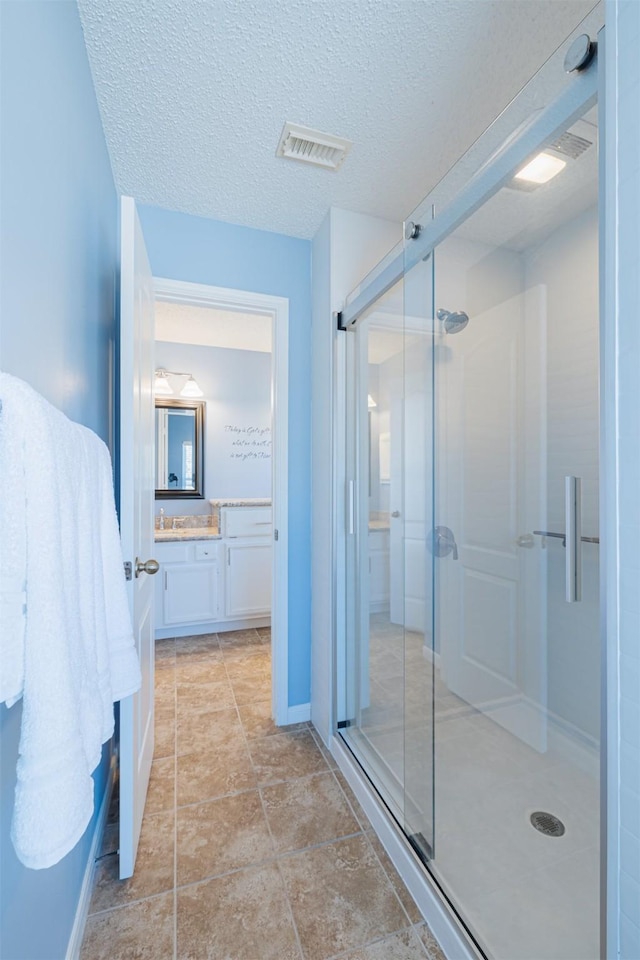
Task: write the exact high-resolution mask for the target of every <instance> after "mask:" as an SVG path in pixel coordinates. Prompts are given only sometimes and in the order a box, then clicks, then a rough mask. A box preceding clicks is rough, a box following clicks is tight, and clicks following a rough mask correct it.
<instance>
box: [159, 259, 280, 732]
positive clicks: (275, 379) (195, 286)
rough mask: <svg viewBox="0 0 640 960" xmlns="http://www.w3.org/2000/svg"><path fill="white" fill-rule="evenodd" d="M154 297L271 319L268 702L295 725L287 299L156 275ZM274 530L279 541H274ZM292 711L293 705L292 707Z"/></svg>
mask: <svg viewBox="0 0 640 960" xmlns="http://www.w3.org/2000/svg"><path fill="white" fill-rule="evenodd" d="M153 281H154V287H155V297H156V300H162V301H164V302H167V303H181V304H187V305H190V306H198V307H208V308H209V309H218V310H231V311H233V310H236V311H238V312H239V313H260V314H267V315H269V316H270V317H271V436H272V438H273V446H272V450H273V455H272V460H271V504H272V511H273V529H274V541H273V576H272V586H271V654H272V687H271V706H272V712H273V717H274V720H275V723H276V725H277V726H285V725H286V724H287V723H294V722H295V719H296V718H295V717H292V716H290V712H291V711H290V709H289V680H288V678H289V516H288V500H289V498H288V487H289V472H288V460H289V300H288V298H287V297H275V296H271V295H270V294H266V293H252V292H250V291H247V290H234V289H232V288H229V287H215V286H210V285H209V284H203V283H191V282H189V281H184V280H170V279H167V278H165V277H154V278H153ZM275 531H277V535H278V539H277V541H276V540H275ZM292 709H294V710H295V708H292Z"/></svg>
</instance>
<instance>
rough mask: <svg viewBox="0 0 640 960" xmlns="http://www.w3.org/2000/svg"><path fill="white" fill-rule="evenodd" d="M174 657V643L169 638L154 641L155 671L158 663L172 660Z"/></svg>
mask: <svg viewBox="0 0 640 960" xmlns="http://www.w3.org/2000/svg"><path fill="white" fill-rule="evenodd" d="M175 655H176V642H175V640H174V639H173V637H171V639H170V640H156V642H155V660H156V669H157V667H158V664H159V661H161V660H173V659H174V657H175Z"/></svg>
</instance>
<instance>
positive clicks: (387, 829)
mask: <svg viewBox="0 0 640 960" xmlns="http://www.w3.org/2000/svg"><path fill="white" fill-rule="evenodd" d="M597 37H598V54H597V56H596V57H595V58H594V60H593V61H592V63H591V64H590V65H589V66H588V67H587V68H586V69H584V70H583V71H582V72H580V73H578V74H577V75H576V76H575V77H574V78H573V80H572V82H571V83H570V84H569V85H568V86H567V87H565V89H564V90H563V91H562V92H561V93H560V94H559V95H558V96H557V97H556V98H555V99H554V100H552V101H551V102H550V103H549V104H548V105H547V107H546V108H545V109H544V110H542V111H541V112H539V113H537V115H534V117H533V119H532V120H531V121H530V122H529V123H528V124H527V125H525V126H524V129H522V130H521V131H520V133H519V134H518V135H516V136H514V137H513V138H512V139H510V140H508V141H507V142H506V143H505V144H504V145H503V147H502V148H501V149H498V150H497V151H496V153H495V154H494V155H493V156H492V158H491V159H490V160H489V161H488V162H487V163H486V164H485V165H484V166H483V167H482V168H481V169H480V170H479V172H478V173H477V174H476V176H474V177H473V178H472V179H471V181H470V182H469V183H468V184H467V185H466V186H465V187H464V188H462V189H461V190H460V191H458V192H457V193H456V195H455V197H454V199H453V200H452V201H451V202H450V203H449V204H448V205H446V206H445V207H444V208H443V209H442V210H441V212H435V214H434V215H433V219H428V221H427V222H426V223H425V224H421V225H420V227H419V232H418V235H417V236H416V237H415V238H411V239H408V240H407V241H405V244H404V245H403V248H402V249H398V248H396V249H395V250H394V251H392V252H391V254H390V255H389V256H388V257H387V258H385V261H383V262H382V263H381V264H380V265H379V268H376V269H375V270H374V271H372V274H371V279H370V280H369V278H365V280H364V281H363V283H362V284H361V285H360V287H359V288H358V289H357V291H355V292H354V295H353V296H352V298H350V299H349V298H348V301H347V304H346V305H345V307H344V308H343V310H342V311H341V312H339V313H337V314H336V315H335V316H336V319H337V325H338V329H339V330H341V331H348V330H349V329H350V328H354V326H355V325H356V324H357V322H358V320H359V318H360V317H361V315H362V314H363V313H364V312H365V311H366V310H367V309H368V308H369V307H371V306H372V305H373V304H374V303H375V302H376V301H377V300H378V299H379V298H380V297H381V296H383V295H384V293H386V292H387V291H388V290H389V289H390V288H391V287H392V286H393V285H394V284H396V283H397V282H398V281H399V280H401V279H402V278H403V277H404V276H405V274H407V273H408V272H409V271H410V270H411V268H412V267H413V266H415V265H416V264H417V263H419V262H420V260H423V259H425V258H426V257H427V256H429V255H432V254H433V252H434V251H435V250H437V247H438V245H439V244H440V243H441V242H442V241H443V240H445V239H446V238H447V237H448V236H450V235H451V234H452V233H453V232H454V231H455V230H456V228H457V227H459V226H460V225H461V224H462V223H464V222H465V221H466V220H467V219H468V218H469V217H470V216H471V215H472V214H473V213H474V212H475V211H476V210H478V209H479V208H480V207H481V206H482V205H483V204H484V203H486V202H487V201H488V200H489V199H490V198H491V197H492V196H493V195H494V194H495V193H497V192H498V190H500V189H501V188H502V187H503V186H504V185H505V184H506V183H507V182H508V181H509V180H510V179H511V178H512V177H513V175H514V173H515V172H516V171H517V170H518V169H520V168H521V167H522V166H523V165H524V164H525V163H526V162H527V160H528V159H530V157H531V156H532V155H534V154H535V153H536V152H538V151H539V150H540V149H541V148H542V146H543V145H544V144H545V143H549V142H552V141H553V140H554V139H555V138H556V137H557V136H559V135H560V134H561V133H562V132H564V130H566V129H567V128H568V127H569V126H570V125H571V124H572V123H573V122H574V121H575V120H577V119H579V118H580V117H581V116H582V115H583V114H584V113H585V112H587V110H588V109H590V108H591V107H592V106H594V105H595V104H597V105H598V142H599V144H600V149H599V160H598V171H599V174H598V175H599V190H598V215H599V216H598V219H599V223H598V231H599V249H600V255H599V265H598V269H599V276H600V284H599V290H600V293H599V328H600V337H599V343H600V374H601V385H603V384H604V383H605V372H606V373H607V374H608V372H609V369H608V368H609V366H610V360H609V358H608V355H607V356H605V346H606V345H607V342H608V337H605V332H606V324H605V319H606V317H605V312H606V308H608V307H609V306H610V304H609V303H608V302H606V293H605V287H606V289H607V290H608V286H606V285H605V278H604V266H605V245H604V244H605V226H606V218H605V183H606V156H605V150H604V149H603V145H604V142H605V130H606V117H605V57H604V49H605V27H604V26H602V27H601V28H600V29H599V30H598V34H597ZM534 79H535V78H532V80H534ZM408 227H409V228H410V227H413V224H405V225H404V228H405V236H407V233H406V231H407V228H408ZM338 353H339V354H340V355H342V351H341V350H339V351H338ZM340 366H341V367H342V370H343V371H344V372H345V373H346V375H347V376H348V374H349V371H348V370H347V369H345V367H344V359H343V362H342V364H340ZM608 379H609V378H608V376H607V382H608ZM604 394H605V391H604V389H601V392H600V421H599V427H600V445H599V448H600V467H599V475H600V507H601V511H600V515H601V517H602V518H603V521H602V522H603V523H604V518H605V517H606V516H608V513H609V511H608V509H607V508H608V498H609V497H610V492H609V489H608V484H607V482H606V481H607V480H608V481H609V483H611V478H610V477H607V472H606V470H605V464H606V460H605V457H606V452H607V450H608V437H607V434H606V426H607V420H610V418H609V417H607V416H606V413H607V409H608V405H607V403H606V400H605V396H604ZM345 457H346V451H345ZM336 466H337V468H338V469H339V470H344V469H345V466H346V461H345V462H342V455H341V452H339V451H336ZM344 476H345V478H346V472H345V473H344ZM338 482H339V481H338ZM346 496H347V497H348V494H346ZM355 512H356V513H357V510H356V511H355ZM346 533H347V535H348V531H346ZM600 538H601V543H602V548H603V551H604V553H603V554H602V557H603V559H602V562H601V563H600V601H601V602H600V624H601V627H600V647H601V651H602V660H601V662H602V673H601V690H602V700H601V739H600V799H601V804H600V955H601V957H602V958H605V957H606V956H607V937H608V927H609V924H608V909H607V867H608V845H607V817H608V809H607V698H606V691H607V669H606V666H607V629H606V627H607V612H606V598H607V586H608V583H607V567H608V563H607V559H608V544H607V540H606V532H605V530H601V533H600ZM345 539H346V538H345ZM338 552H339V551H338V550H337V549H336V555H337V554H338ZM347 552H348V551H347ZM345 556H346V554H345ZM347 573H348V571H347V570H346V569H345V575H346V574H347ZM346 579H347V578H346V576H345V577H344V578H343V580H344V581H345V588H346ZM338 635H339V630H336V640H337V638H338ZM343 642H344V641H343ZM339 670H340V666H339V657H338V656H336V657H335V671H336V672H338V671H339ZM333 689H334V703H333V716H334V717H335V718H337V720H339V719H340V713H339V709H340V704H339V703H338V701H337V699H336V695H335V694H336V690H337V689H342V690H344V689H345V681H344V679H343V678H341V679H337V677H336V678H335V682H334V684H333ZM332 746H333V752H334V755H335V757H336V759H337V761H338V764H339V766H340V767H341V769H342V771H343V773H344V774H345V776H346V778H347V779H348V781H349V782H350V784H351V786H352V787H353V789H354V790H355V791H356V793H357V795H358V799H359V800H360V802H361V804H362V805H363V806H364V808H365V812H366V813H367V814H368V816H369V818H370V819H371V821H372V823H373V826H374V828H376V829H377V830H378V829H379V830H380V831H381V836H382V834H384V837H383V840H386V841H387V842H385V846H386V845H387V843H388V847H387V849H388V852H390V853H391V855H392V859H393V854H394V853H395V854H396V856H397V857H398V861H401V862H402V864H403V867H404V870H405V871H407V872H406V874H405V873H403V876H404V877H405V879H407V878H408V886H409V889H410V890H411V892H412V893H413V895H414V898H415V899H416V900H417V901H418V904H419V905H427V909H428V910H430V911H435V917H436V918H437V922H436V923H434V924H432V926H433V927H434V932H435V933H436V936H440V937H442V938H443V942H444V941H447V942H449V943H450V944H453V943H454V942H455V940H456V939H457V944H456V946H457V949H458V950H459V949H460V946H461V942H460V938H462V942H463V943H464V945H465V947H466V949H467V951H468V956H469V957H484V956H485V954H484V953H483V952H482V950H481V949H480V947H479V945H478V943H477V942H476V940H475V939H474V937H473V935H472V934H471V932H470V931H469V929H468V927H467V926H466V923H465V920H464V917H463V916H462V915H461V913H460V912H459V909H458V907H457V906H456V904H454V903H452V902H451V901H450V899H449V898H448V896H447V894H446V893H445V892H444V890H443V889H442V887H441V885H440V883H439V881H438V879H437V877H436V876H435V874H434V873H433V871H431V870H430V869H429V868H428V866H427V869H426V870H422V890H420V889H419V885H418V875H417V872H416V871H418V872H419V871H420V867H419V866H418V863H417V858H416V857H415V854H413V855H412V852H411V851H410V849H409V846H408V840H407V838H406V835H405V834H404V832H403V831H402V829H401V826H400V825H399V824H398V822H397V820H395V818H392V816H391V814H390V813H389V812H388V810H387V809H386V807H385V808H384V809H381V804H384V801H383V800H382V799H381V797H380V795H379V794H378V793H377V790H376V787H375V784H374V783H373V781H372V780H371V779H370V777H369V775H368V772H367V771H366V770H364V768H361V767H360V765H359V763H358V760H357V758H356V757H355V755H354V754H353V753H352V752H351V750H350V747H349V745H348V743H347V742H346V741H345V740H344V738H343V737H341V736H340V730H339V729H338V728H337V721H336V729H334V739H333V744H332ZM371 786H373V788H374V793H372V792H371V789H370V788H371ZM365 792H366V793H367V794H368V796H365ZM393 834H395V836H393ZM392 851H393V852H392ZM398 865H399V864H398ZM447 921H448V922H447ZM441 923H442V924H443V926H442V927H441V928H440V924H441ZM452 927H455V928H456V929H455V931H454V930H453V929H452ZM440 929H441V931H442V932H440ZM456 934H457V937H456V936H455V935H456Z"/></svg>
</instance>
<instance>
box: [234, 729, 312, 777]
mask: <svg viewBox="0 0 640 960" xmlns="http://www.w3.org/2000/svg"><path fill="white" fill-rule="evenodd" d="M249 752H250V754H251V759H252V761H253V766H254V768H255V771H256V776H257V778H258V783H259V784H260V785H261V786H262V785H264V786H266V785H267V784H269V783H278V782H279V781H281V780H292V779H294V778H295V777H304V776H306V775H307V774H310V773H320V772H323V771H326V770H327V765H326V763H325V761H324V758H323V756H322V754H321V753H320V751H319V750H318V748H317V746H316V744H315V741H314V739H313V737H312V736H311V734H310V733H309V731H308V730H303V731H302V732H301V733H280V734H276V735H275V736H273V737H263V738H262V739H261V740H250V741H249Z"/></svg>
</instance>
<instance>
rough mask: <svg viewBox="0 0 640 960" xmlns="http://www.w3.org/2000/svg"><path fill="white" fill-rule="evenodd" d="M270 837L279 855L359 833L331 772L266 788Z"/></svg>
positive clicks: (265, 799) (264, 791)
mask: <svg viewBox="0 0 640 960" xmlns="http://www.w3.org/2000/svg"><path fill="white" fill-rule="evenodd" d="M261 793H262V799H263V800H264V806H265V812H266V814H267V820H268V821H269V826H270V828H271V834H272V836H273V840H274V843H275V846H276V850H277V851H278V852H279V853H283V852H285V851H289V850H301V849H302V848H303V847H310V846H313V845H314V844H318V843H324V842H325V841H327V840H334V839H336V838H337V837H345V836H348V835H349V834H351V833H358V832H359V830H360V825H359V824H358V821H357V820H356V818H355V817H354V816H353V814H352V813H351V810H350V809H349V805H348V803H347V801H346V799H345V796H344V794H343V793H342V790H341V789H340V787H339V786H338V784H337V782H336V779H335V777H334V776H333V774H332V773H330V772H327V773H317V774H313V776H310V777H302V778H300V779H298V780H290V781H288V782H287V783H277V784H274V785H273V786H271V787H264V788H263V789H262V791H261Z"/></svg>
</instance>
